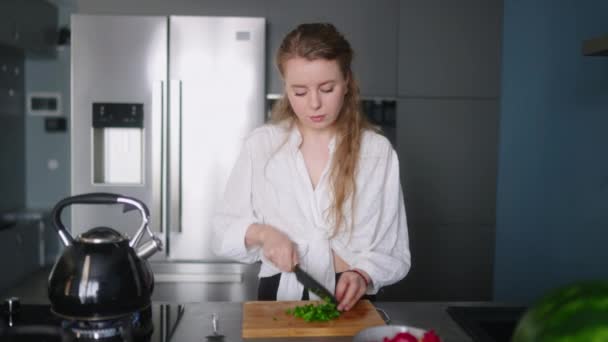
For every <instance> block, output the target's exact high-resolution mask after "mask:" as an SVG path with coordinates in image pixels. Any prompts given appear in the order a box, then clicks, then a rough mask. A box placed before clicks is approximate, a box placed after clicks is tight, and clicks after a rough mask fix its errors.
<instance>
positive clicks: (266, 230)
mask: <svg viewBox="0 0 608 342" xmlns="http://www.w3.org/2000/svg"><path fill="white" fill-rule="evenodd" d="M245 243H246V245H247V246H250V245H259V246H261V247H262V250H263V251H264V256H265V257H266V259H268V260H269V261H270V262H272V263H273V264H274V265H275V266H276V267H277V268H278V269H279V270H281V271H282V272H291V271H293V267H294V266H295V265H296V264H297V263H298V251H297V248H296V245H295V244H294V243H293V241H291V240H290V239H289V237H288V236H287V235H286V234H285V233H283V232H281V231H280V230H278V229H276V228H275V227H273V226H270V225H260V224H253V225H251V226H250V228H249V229H248V230H247V234H246V236H245Z"/></svg>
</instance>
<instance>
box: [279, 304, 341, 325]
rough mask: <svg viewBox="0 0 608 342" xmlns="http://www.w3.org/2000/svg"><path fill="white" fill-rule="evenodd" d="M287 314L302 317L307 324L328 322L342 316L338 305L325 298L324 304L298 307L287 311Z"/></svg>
mask: <svg viewBox="0 0 608 342" xmlns="http://www.w3.org/2000/svg"><path fill="white" fill-rule="evenodd" d="M285 313H286V314H288V315H293V316H295V317H300V318H302V319H304V320H305V321H307V322H326V321H329V320H332V319H336V318H338V317H339V316H340V311H338V309H336V304H335V303H332V302H331V300H330V299H329V298H325V300H324V302H323V303H320V304H316V305H315V304H306V305H302V306H296V307H295V308H294V309H293V310H290V309H287V310H286V311H285Z"/></svg>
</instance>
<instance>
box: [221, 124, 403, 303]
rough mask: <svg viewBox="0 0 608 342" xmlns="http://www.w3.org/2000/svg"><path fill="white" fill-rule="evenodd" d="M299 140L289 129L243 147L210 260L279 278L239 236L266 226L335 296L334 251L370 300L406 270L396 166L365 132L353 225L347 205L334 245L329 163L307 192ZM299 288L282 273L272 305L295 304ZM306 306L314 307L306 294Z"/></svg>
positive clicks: (383, 142) (389, 152) (260, 134)
mask: <svg viewBox="0 0 608 342" xmlns="http://www.w3.org/2000/svg"><path fill="white" fill-rule="evenodd" d="M301 143H302V137H301V135H300V132H299V130H298V129H297V128H296V127H295V125H294V127H293V128H292V129H291V130H289V129H287V128H286V127H285V126H284V125H265V126H262V127H260V128H257V129H256V130H254V131H253V132H252V133H251V134H250V135H249V137H248V138H247V139H246V141H245V144H244V147H243V149H242V151H241V154H240V156H239V157H238V159H237V162H236V164H235V166H234V169H233V170H232V174H231V175H230V178H229V180H228V184H227V186H226V192H225V195H224V198H223V200H222V202H221V203H220V206H219V210H218V212H217V213H216V215H215V217H214V219H213V231H214V242H213V244H212V245H213V249H214V252H215V253H216V254H217V255H219V256H223V257H227V258H230V259H234V260H236V261H240V262H245V263H253V262H256V261H260V260H261V261H262V266H261V269H260V274H259V276H260V277H267V276H272V275H275V274H277V273H279V272H280V270H279V269H278V268H276V267H275V266H274V265H273V264H272V263H271V262H270V261H269V260H268V259H266V258H265V257H264V255H263V252H262V250H261V248H259V247H253V248H247V247H246V246H245V233H246V231H247V229H248V228H249V226H250V225H251V224H253V223H260V224H268V225H271V226H273V227H275V228H277V229H279V230H281V231H282V232H284V233H285V234H286V235H287V236H288V237H289V238H290V239H291V240H292V241H293V242H294V243H295V244H296V245H297V250H298V256H299V264H300V266H301V267H302V269H304V270H306V271H307V272H308V273H309V274H311V275H312V276H313V277H314V278H315V279H317V280H318V281H319V282H321V283H322V284H323V285H325V287H326V288H328V289H330V291H331V290H333V289H335V285H336V284H335V269H334V264H333V255H332V250H333V251H334V252H335V253H336V254H337V255H338V256H339V257H340V258H342V259H343V260H344V261H345V262H346V263H347V264H348V265H349V266H350V267H351V268H358V269H361V270H364V271H365V272H367V274H369V276H370V277H371V279H372V284H373V286H370V288H368V291H367V293H368V294H374V293H376V292H377V291H378V289H379V288H380V287H382V286H385V285H390V284H393V283H395V282H397V281H399V280H400V279H402V278H403V277H405V275H406V274H407V272H408V271H409V269H410V250H409V240H408V232H407V221H406V216H405V205H404V200H403V193H402V191H401V184H400V181H399V162H398V159H397V154H396V153H395V151H394V150H393V148H392V146H391V144H390V142H389V141H388V140H387V139H386V138H385V137H383V136H382V135H380V134H378V133H375V132H372V131H366V132H364V134H363V137H362V144H361V151H360V160H359V165H358V172H357V173H356V179H355V181H356V188H357V189H356V191H357V193H356V199H355V208H354V224H353V220H352V219H351V218H352V210H351V205H350V201H349V202H346V203H345V205H344V209H345V210H344V218H345V220H347V223H348V227H350V228H349V229H344V227H342V229H340V231H339V233H338V234H337V235H335V236H333V237H332V232H333V228H334V227H333V224H332V223H333V222H334V219H333V217H330V216H331V215H329V210H328V208H329V207H330V205H331V199H332V189H331V184H330V180H329V170H330V167H331V163H332V160H333V152H334V149H335V139H334V140H332V141H331V142H330V145H329V154H330V156H329V161H328V163H327V165H326V167H325V169H324V171H323V173H322V174H321V177H320V179H319V181H318V184H317V186H316V187H313V185H312V183H311V180H310V176H309V174H308V171H307V168H306V165H305V162H304V158H303V156H302V153H301V152H300V145H301ZM302 291H303V286H302V285H301V284H300V283H299V282H298V281H297V279H296V277H295V275H294V274H293V273H291V272H287V273H283V274H282V275H281V280H280V282H279V288H278V292H277V300H299V299H300V298H301V295H302ZM310 298H311V299H318V297H317V296H316V295H314V294H313V293H310Z"/></svg>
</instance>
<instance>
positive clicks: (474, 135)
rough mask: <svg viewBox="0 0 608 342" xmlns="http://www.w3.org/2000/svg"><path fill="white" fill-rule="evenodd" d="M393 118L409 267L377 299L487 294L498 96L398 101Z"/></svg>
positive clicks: (486, 297)
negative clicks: (406, 231) (409, 259)
mask: <svg viewBox="0 0 608 342" xmlns="http://www.w3.org/2000/svg"><path fill="white" fill-rule="evenodd" d="M396 121H397V132H398V135H397V152H398V155H399V162H400V167H401V179H402V185H403V189H404V195H405V201H406V211H407V217H408V224H409V235H410V248H411V253H412V270H411V272H410V274H409V275H408V276H407V277H406V278H405V279H404V280H403V281H402V282H400V283H398V284H396V285H394V286H391V287H388V288H386V289H385V290H384V291H383V293H382V296H381V298H382V299H386V300H489V299H491V295H492V275H493V258H494V234H495V233H494V232H495V207H496V204H495V203H496V200H495V198H496V170H497V165H496V163H497V157H496V156H497V131H498V101H497V100H463V99H452V100H448V99H407V100H399V101H398V106H397V118H396Z"/></svg>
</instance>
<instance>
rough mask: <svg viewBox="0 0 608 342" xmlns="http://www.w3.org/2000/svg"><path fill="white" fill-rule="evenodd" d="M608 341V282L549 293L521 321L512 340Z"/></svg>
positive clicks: (568, 287) (535, 341)
mask: <svg viewBox="0 0 608 342" xmlns="http://www.w3.org/2000/svg"><path fill="white" fill-rule="evenodd" d="M583 341H585V342H600V341H602V342H605V341H608V281H599V280H596V281H585V282H579V283H575V284H571V285H567V286H564V287H561V288H558V289H555V290H553V291H551V292H549V293H548V294H547V295H545V296H543V297H542V298H540V300H539V301H538V302H536V303H534V304H533V305H532V306H531V307H530V308H529V309H528V310H527V311H526V313H525V314H524V315H523V316H522V318H521V319H520V320H519V322H518V323H517V327H516V328H515V332H514V333H513V338H512V342H583Z"/></svg>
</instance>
